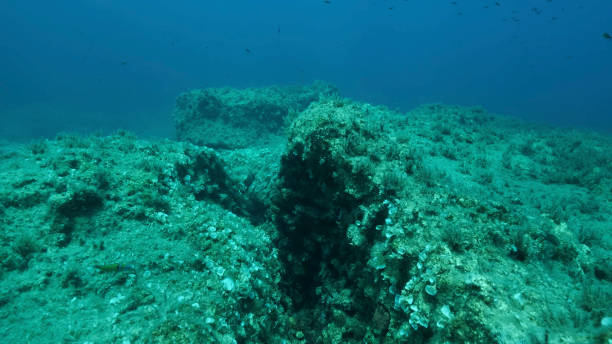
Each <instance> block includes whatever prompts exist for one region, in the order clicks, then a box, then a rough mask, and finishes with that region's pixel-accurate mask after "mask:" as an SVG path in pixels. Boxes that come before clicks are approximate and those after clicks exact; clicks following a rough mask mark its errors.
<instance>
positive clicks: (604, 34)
mask: <svg viewBox="0 0 612 344" xmlns="http://www.w3.org/2000/svg"><path fill="white" fill-rule="evenodd" d="M601 36H602V37H603V38H605V39H612V36H611V35H610V34H609V33H607V32H604V33H602V34H601Z"/></svg>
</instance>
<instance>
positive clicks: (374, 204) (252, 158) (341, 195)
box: [0, 87, 612, 344]
mask: <svg viewBox="0 0 612 344" xmlns="http://www.w3.org/2000/svg"><path fill="white" fill-rule="evenodd" d="M274 89H275V88H269V89H258V90H232V89H224V90H219V89H215V90H206V91H194V92H195V93H197V94H195V93H194V94H195V95H192V97H193V98H189V97H188V98H189V99H183V100H182V101H183V102H187V103H189V102H192V101H196V100H198V99H199V100H202V99H203V98H202V95H201V92H204V93H211V94H209V95H208V96H207V97H205V98H206V99H209V100H210V99H212V98H210V97H214V98H215V99H217V101H218V102H219V103H218V104H217V105H218V107H217V108H223V109H226V110H227V111H229V112H220V113H219V112H218V113H217V114H218V116H221V117H223V116H229V115H230V114H231V113H234V114H237V113H238V112H235V111H238V110H237V109H239V108H241V105H240V104H250V105H245V106H244V107H242V109H243V110H244V109H247V110H248V111H247V110H244V111H243V112H240V114H239V116H238V115H237V117H236V118H234V117H232V116H229V117H223V118H221V117H216V118H214V119H212V120H213V121H220V122H223V123H224V124H223V125H224V128H225V129H224V131H223V132H222V133H219V135H220V136H217V138H219V137H221V136H223V137H225V138H224V139H223V140H226V139H227V140H229V141H228V142H242V143H240V144H237V145H235V146H232V145H225V144H222V145H218V144H216V143H213V144H210V143H211V142H213V141H210V142H198V143H200V144H203V145H202V146H197V145H194V144H192V143H187V142H180V141H170V140H165V141H146V140H142V139H138V138H136V137H134V136H132V135H131V134H129V133H126V132H122V131H120V132H117V133H116V134H114V135H111V136H104V137H100V136H91V137H80V136H74V135H59V136H57V137H56V138H55V139H51V140H40V141H37V142H33V143H31V144H28V145H18V144H12V143H7V142H4V143H1V144H0V179H2V180H3V183H2V184H1V185H0V277H1V280H0V336H1V337H2V338H4V339H5V341H7V342H10V343H30V342H35V343H58V342H76V343H228V344H231V343H534V344H535V343H547V342H548V343H608V341H609V340H610V338H612V328H611V327H610V326H611V325H610V322H612V321H610V320H609V319H610V317H611V316H612V304H611V303H610V302H609V300H610V299H612V264H611V263H610V262H611V261H612V253H611V252H612V237H611V232H610V230H611V229H612V221H611V220H610V219H611V218H612V217H611V215H612V206H611V202H612V196H611V195H612V139H611V138H610V137H606V136H602V135H597V134H593V133H588V132H578V131H568V130H560V129H555V128H547V127H542V126H535V125H532V124H528V123H523V122H520V121H516V120H513V119H510V118H505V117H501V116H497V115H492V114H489V113H487V112H486V111H485V110H483V109H481V108H463V107H457V106H446V105H440V104H432V105H425V106H422V107H419V108H417V109H414V110H413V111H411V112H409V113H405V114H400V113H396V112H394V111H390V110H388V109H387V108H385V107H380V106H373V105H370V104H364V103H359V102H356V101H351V100H348V99H343V98H340V97H338V96H337V94H335V93H333V92H332V93H330V94H326V95H325V96H321V92H322V91H321V89H319V90H318V91H312V90H313V88H312V87H310V88H295V89H294V90H293V91H292V92H294V93H292V94H293V96H292V97H288V98H284V99H282V101H281V100H279V99H280V98H282V97H281V96H279V95H281V94H285V95H286V94H288V93H287V92H288V91H287V90H286V89H280V88H279V89H277V91H271V90H274ZM331 89H333V88H331ZM300 92H303V94H302V93H300ZM334 92H335V91H334ZM192 93H193V92H192ZM313 94H316V97H315V96H313ZM182 97H187V96H182ZM279 97H280V98H279ZM180 99H181V98H180V97H179V103H178V104H177V112H175V114H176V113H183V112H181V111H183V110H184V108H185V104H183V103H181V100H180ZM253 104H277V105H278V104H281V105H282V106H281V107H282V108H285V109H289V108H290V109H293V110H291V111H287V112H274V111H272V112H270V111H268V110H267V109H268V107H265V106H264V107H260V108H258V107H257V106H252V105H253ZM275 106H276V105H275ZM257 109H259V110H257ZM258 111H259V112H261V113H260V114H259V115H257V116H255V115H254V112H258ZM262 116H263V117H262ZM266 116H279V118H276V117H275V119H276V120H277V122H270V121H269V118H268V119H266V120H264V121H261V118H264V117H265V118H267V117H266ZM260 117H261V118H260ZM249 119H252V122H251V121H248V122H249V123H250V124H248V126H252V127H250V128H251V129H252V130H251V129H248V130H247V131H246V132H245V131H243V130H241V129H240V127H241V125H242V124H244V123H245V122H244V121H245V120H249ZM191 120H194V119H193V118H188V117H184V118H182V119H181V121H183V125H184V123H187V122H189V121H191ZM206 120H211V119H210V118H209V119H206ZM234 120H236V121H237V122H234ZM195 121H196V122H194V123H193V128H200V129H202V128H205V125H204V126H203V123H204V122H198V120H195ZM241 123H242V124H241ZM274 123H277V124H274ZM265 125H272V126H273V127H267V128H263V127H262V126H265ZM200 129H197V130H196V129H194V130H195V131H192V132H191V133H190V134H187V136H189V135H192V134H193V135H196V131H198V130H200ZM262 130H263V131H262ZM179 131H180V128H179ZM249 132H251V133H261V134H262V135H261V136H262V137H263V136H267V137H268V138H270V137H274V139H263V138H262V137H257V135H251V134H249ZM245 133H246V134H245ZM200 134H202V133H200ZM200 134H197V135H200ZM181 135H182V134H180V133H179V137H182V136H181ZM245 135H246V136H245ZM249 135H251V136H249ZM187 136H185V137H183V138H184V139H186V140H191V141H194V142H197V140H195V139H192V138H189V137H187ZM200 137H205V136H200ZM245 137H246V139H245ZM215 140H217V139H215ZM217 141H218V140H217ZM218 142H221V141H218ZM204 145H208V146H211V147H214V146H216V149H213V148H210V147H205V146H204ZM230 146H231V147H233V149H227V148H230ZM606 319H607V320H606Z"/></svg>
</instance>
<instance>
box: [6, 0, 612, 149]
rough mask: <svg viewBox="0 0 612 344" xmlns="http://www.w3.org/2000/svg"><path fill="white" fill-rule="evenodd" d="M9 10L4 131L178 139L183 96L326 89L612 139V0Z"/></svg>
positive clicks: (31, 6) (209, 3) (92, 5)
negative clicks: (287, 87) (219, 90)
mask: <svg viewBox="0 0 612 344" xmlns="http://www.w3.org/2000/svg"><path fill="white" fill-rule="evenodd" d="M498 4H499V5H497V4H496V2H495V1H466V0H464V1H461V0H458V1H456V4H454V3H453V2H452V1H438V0H432V1H414V0H407V1H392V0H389V1H373V0H370V1H366V0H350V1H349V0H331V2H330V3H325V2H324V1H318V0H317V1H315V0H313V1H298V0H296V1H286V0H282V1H281V0H269V1H228V0H223V1H217V0H206V1H202V0H198V1H195V0H185V1H159V0H157V1H156V0H147V1H142V0H131V1H103V0H89V1H76V0H74V1H65V0H58V1H17V0H3V1H2V2H0V52H1V53H0V118H2V120H3V128H4V129H3V130H2V132H0V134H1V135H2V136H5V137H24V136H45V135H53V134H54V133H55V132H56V131H59V130H83V129H84V130H90V131H91V130H94V131H95V130H113V129H115V128H119V127H123V128H128V129H130V130H134V131H136V132H141V133H150V134H160V135H169V136H171V135H172V130H171V125H169V124H170V123H171V120H170V113H171V111H172V107H173V103H174V99H175V97H176V96H177V95H178V94H179V93H180V92H182V91H185V90H188V89H192V88H204V87H211V86H232V87H246V86H266V85H270V84H302V83H309V82H311V81H312V80H324V81H327V82H330V83H333V84H336V85H337V86H338V87H339V89H340V91H341V92H342V94H343V95H345V96H348V97H351V98H354V99H357V100H360V101H367V102H372V103H377V104H384V105H388V106H390V107H393V108H398V109H400V110H402V111H407V110H409V109H410V108H412V107H414V106H417V105H419V104H422V103H428V102H443V103H450V104H459V105H482V106H484V107H485V108H487V109H488V110H489V111H492V112H496V113H500V114H507V115H513V116H517V117H521V118H525V119H529V120H535V121H540V122H546V123H551V124H555V125H569V126H577V127H591V128H597V129H600V130H605V131H608V132H612V39H607V38H605V37H604V33H605V32H607V33H610V34H612V1H607V0H593V1H570V0H552V1H548V0H520V1H519V0H514V1H507V0H499V1H498Z"/></svg>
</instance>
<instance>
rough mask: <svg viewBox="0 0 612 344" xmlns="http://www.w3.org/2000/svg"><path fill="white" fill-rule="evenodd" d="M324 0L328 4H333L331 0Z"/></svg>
mask: <svg viewBox="0 0 612 344" xmlns="http://www.w3.org/2000/svg"><path fill="white" fill-rule="evenodd" d="M323 2H324V3H326V4H328V5H329V4H331V1H329V0H324V1H323Z"/></svg>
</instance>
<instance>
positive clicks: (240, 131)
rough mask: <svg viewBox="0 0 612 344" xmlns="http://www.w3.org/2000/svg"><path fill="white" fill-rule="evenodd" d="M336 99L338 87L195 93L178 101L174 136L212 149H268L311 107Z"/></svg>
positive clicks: (315, 85) (202, 91)
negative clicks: (253, 146)
mask: <svg viewBox="0 0 612 344" xmlns="http://www.w3.org/2000/svg"><path fill="white" fill-rule="evenodd" d="M336 94H337V90H336V89H335V88H334V87H332V86H330V85H328V84H324V83H322V82H318V83H315V84H313V85H311V86H306V87H302V86H295V87H266V88H249V89H243V90H238V89H233V88H207V89H201V90H192V91H189V92H186V93H183V94H181V95H179V96H178V98H177V100H176V107H175V110H174V123H175V127H176V134H177V137H178V139H179V140H184V141H189V142H192V143H195V144H198V145H206V146H209V147H213V148H237V147H247V146H252V145H261V144H263V143H269V142H270V141H274V140H275V139H276V137H277V136H278V135H280V134H282V128H283V127H284V126H285V124H286V123H287V121H288V120H290V119H292V118H293V117H295V115H296V114H297V113H299V112H301V111H302V110H304V109H305V108H306V107H308V105H309V104H310V103H311V102H313V101H317V100H318V99H319V98H321V97H329V96H333V95H336Z"/></svg>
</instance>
